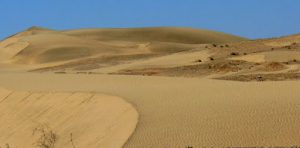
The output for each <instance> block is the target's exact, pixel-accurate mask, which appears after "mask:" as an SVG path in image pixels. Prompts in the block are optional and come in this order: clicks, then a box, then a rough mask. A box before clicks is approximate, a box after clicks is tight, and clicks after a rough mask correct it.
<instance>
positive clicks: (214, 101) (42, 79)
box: [0, 73, 300, 148]
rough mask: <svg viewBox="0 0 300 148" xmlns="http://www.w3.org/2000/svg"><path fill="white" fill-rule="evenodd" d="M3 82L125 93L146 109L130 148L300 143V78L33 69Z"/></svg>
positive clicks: (36, 87) (30, 87)
mask: <svg viewBox="0 0 300 148" xmlns="http://www.w3.org/2000/svg"><path fill="white" fill-rule="evenodd" d="M12 81H16V82H19V83H22V84H23V85H16V84H14V83H12ZM30 82H31V83H30ZM32 82H34V83H32ZM0 85H2V86H6V87H8V88H14V89H19V90H35V91H43V90H48V91H49V90H51V91H54V90H63V91H77V90H83V91H99V92H105V93H109V94H115V95H118V96H122V97H124V98H126V100H127V101H129V102H131V103H133V104H134V105H135V106H136V108H137V111H138V112H139V114H140V118H139V122H138V126H137V128H136V130H135V132H134V134H133V135H132V137H131V138H130V139H129V141H128V142H127V143H126V145H125V147H128V148H140V147H145V148H148V147H149V148H151V147H158V148H164V147H187V146H193V147H204V146H206V147H229V146H244V147H247V146H277V145H279V146H282V145H284V146H292V145H297V144H299V138H300V134H299V132H298V131H299V130H300V129H299V127H300V124H299V123H300V110H299V105H300V100H299V96H300V92H299V91H298V89H299V85H300V83H299V81H287V82H252V83H244V82H230V81H220V80H207V79H198V78H167V77H145V76H108V75H75V74H70V75H68V74H66V75H57V74H30V73H29V74H1V75H0Z"/></svg>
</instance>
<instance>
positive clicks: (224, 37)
mask: <svg viewBox="0 0 300 148" xmlns="http://www.w3.org/2000/svg"><path fill="white" fill-rule="evenodd" d="M64 33H66V34H68V35H73V36H81V37H84V38H89V39H94V40H100V41H110V40H121V41H134V42H149V41H152V42H172V43H185V44H203V43H225V42H238V41H244V40H245V38H242V37H238V36H234V35H229V34H225V33H221V32H216V31H209V30H199V29H191V28H172V27H157V28H132V29H81V30H70V31H65V32H64Z"/></svg>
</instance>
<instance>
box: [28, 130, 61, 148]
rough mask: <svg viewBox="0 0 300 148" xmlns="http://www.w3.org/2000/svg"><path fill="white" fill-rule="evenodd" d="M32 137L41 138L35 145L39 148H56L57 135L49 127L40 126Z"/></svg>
mask: <svg viewBox="0 0 300 148" xmlns="http://www.w3.org/2000/svg"><path fill="white" fill-rule="evenodd" d="M32 135H37V136H39V138H38V140H37V141H36V143H34V144H33V145H34V146H35V147H37V148H54V146H55V142H56V140H57V136H56V134H55V133H54V132H53V131H52V130H51V129H50V128H49V127H47V126H39V127H37V128H35V129H34V130H33V133H32Z"/></svg>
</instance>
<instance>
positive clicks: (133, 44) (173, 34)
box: [0, 27, 246, 64]
mask: <svg viewBox="0 0 300 148" xmlns="http://www.w3.org/2000/svg"><path fill="white" fill-rule="evenodd" d="M243 40H246V39H244V38H241V37H237V36H233V35H228V34H225V33H219V32H214V31H207V30H196V29H186V28H140V29H81V30H72V31H54V30H48V29H44V28H39V27H32V28H30V29H28V30H26V31H24V32H21V33H18V34H16V35H14V36H12V37H10V38H8V39H6V40H4V41H3V42H2V43H1V44H3V45H7V44H8V43H11V42H13V44H14V46H17V47H11V48H8V49H6V48H7V47H5V46H0V52H6V51H10V55H9V56H4V55H3V54H1V55H2V56H3V57H2V59H6V60H7V59H10V60H12V61H14V62H15V63H19V64H40V63H49V62H58V61H67V60H72V59H79V58H83V57H92V56H97V55H100V56H105V55H113V56H116V55H122V54H127V55H128V54H131V55H132V54H151V53H154V54H166V53H172V52H178V51H184V50H190V49H193V48H195V45H193V44H202V43H224V42H237V41H243ZM25 43H26V44H25ZM12 48H13V49H12Z"/></svg>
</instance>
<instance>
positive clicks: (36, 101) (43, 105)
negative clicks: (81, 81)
mask: <svg viewBox="0 0 300 148" xmlns="http://www.w3.org/2000/svg"><path fill="white" fill-rule="evenodd" d="M29 83H31V82H29ZM137 119H138V114H137V112H136V110H135V109H134V108H133V107H132V106H131V105H130V104H128V103H127V102H125V101H124V100H123V99H121V98H119V97H114V96H109V95H103V94H99V93H84V92H75V91H73V92H71V93H68V92H54V91H51V92H48V93H47V92H32V91H10V90H6V89H0V123H1V126H0V133H1V134H0V147H7V146H9V147H12V148H17V147H19V148H33V147H49V148H54V147H60V148H62V147H64V148H73V147H89V148H99V147H111V148H113V147H121V146H122V145H123V144H124V143H125V142H126V141H127V139H128V138H129V136H130V135H131V133H132V132H133V131H134V129H135V126H136V123H137Z"/></svg>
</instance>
